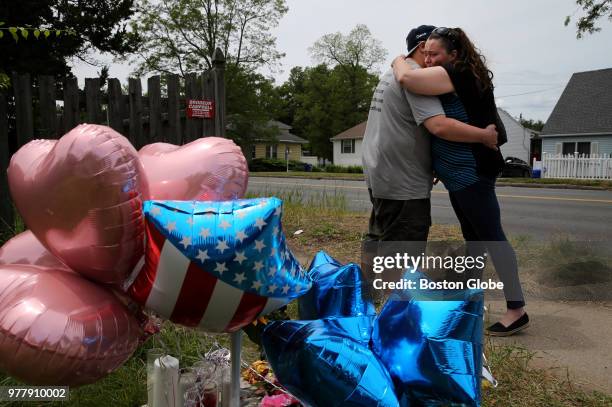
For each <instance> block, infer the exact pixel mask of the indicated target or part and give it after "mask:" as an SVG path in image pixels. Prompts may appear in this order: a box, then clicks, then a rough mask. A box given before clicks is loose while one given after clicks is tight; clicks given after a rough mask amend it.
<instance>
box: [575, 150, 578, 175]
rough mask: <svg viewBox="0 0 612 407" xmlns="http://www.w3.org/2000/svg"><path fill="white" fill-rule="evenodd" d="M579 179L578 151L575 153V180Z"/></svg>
mask: <svg viewBox="0 0 612 407" xmlns="http://www.w3.org/2000/svg"><path fill="white" fill-rule="evenodd" d="M576 178H578V151H574V179H576Z"/></svg>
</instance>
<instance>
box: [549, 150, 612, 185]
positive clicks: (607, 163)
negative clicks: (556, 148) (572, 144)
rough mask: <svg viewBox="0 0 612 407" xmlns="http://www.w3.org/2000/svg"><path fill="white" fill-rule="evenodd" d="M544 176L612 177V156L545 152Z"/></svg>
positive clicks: (575, 177)
mask: <svg viewBox="0 0 612 407" xmlns="http://www.w3.org/2000/svg"><path fill="white" fill-rule="evenodd" d="M542 178H574V179H612V158H610V157H608V156H603V155H598V154H591V155H588V154H587V155H585V154H578V153H576V154H568V155H561V154H547V153H544V154H543V155H542Z"/></svg>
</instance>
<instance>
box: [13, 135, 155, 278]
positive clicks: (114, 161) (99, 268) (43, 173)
mask: <svg viewBox="0 0 612 407" xmlns="http://www.w3.org/2000/svg"><path fill="white" fill-rule="evenodd" d="M8 178H9V185H10V190H11V195H12V196H13V201H14V202H15V205H16V206H17V209H18V210H19V213H20V214H21V216H22V217H23V219H24V221H25V223H26V224H27V226H28V227H29V229H30V230H32V232H33V233H34V235H36V237H37V238H38V240H39V241H40V242H41V243H42V244H43V245H44V246H45V247H46V248H47V249H49V251H50V252H51V253H53V254H54V255H55V256H57V257H59V258H60V259H61V260H62V261H63V262H64V263H65V264H66V265H67V266H69V267H70V268H71V269H73V270H75V271H77V272H78V273H81V274H82V275H84V276H86V277H88V278H91V279H93V280H96V281H98V282H101V283H109V284H121V283H122V282H123V281H124V280H125V278H126V277H127V275H128V273H129V272H130V271H131V270H132V268H133V267H134V265H135V264H136V263H137V262H138V259H139V258H140V257H141V256H142V254H143V239H144V223H143V214H142V201H143V196H148V195H149V192H148V183H147V180H146V176H145V174H144V169H143V167H142V164H141V163H140V160H139V158H138V153H137V152H136V150H135V149H134V148H133V147H132V145H131V144H130V142H129V141H128V140H127V139H126V138H125V137H123V136H121V135H120V134H119V133H117V132H116V131H114V130H112V129H111V128H109V127H106V126H99V125H89V124H83V125H79V126H77V127H76V128H74V129H73V130H71V131H70V132H69V133H67V134H66V135H64V136H63V137H62V138H61V139H60V140H58V141H57V142H53V141H41V140H36V141H32V142H30V143H28V144H26V145H25V146H23V147H22V148H21V149H19V151H17V153H15V154H14V155H13V157H12V159H11V162H10V165H9V168H8Z"/></svg>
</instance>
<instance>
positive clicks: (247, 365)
mask: <svg viewBox="0 0 612 407" xmlns="http://www.w3.org/2000/svg"><path fill="white" fill-rule="evenodd" d="M213 348H216V349H215V351H217V350H220V351H224V352H225V351H227V352H229V350H228V349H227V348H224V347H223V346H221V345H220V344H219V342H217V341H214V342H213V344H212V346H211V348H210V350H209V351H208V352H207V353H206V355H208V354H211V353H212V351H213ZM240 364H241V365H242V367H245V368H247V369H249V370H250V371H251V372H253V373H255V375H256V376H257V377H259V378H261V379H262V380H263V381H264V382H266V383H268V384H269V385H271V386H272V387H274V388H275V389H276V390H278V391H280V392H282V393H285V394H287V395H289V396H291V397H293V395H292V394H291V393H289V392H288V391H287V390H285V389H283V388H282V387H278V386H277V385H276V384H274V383H272V382H271V381H270V380H268V379H267V378H266V377H265V376H262V375H261V374H260V373H259V372H258V371H257V370H255V369H253V368H252V367H251V366H250V365H249V364H248V363H247V362H246V361H245V360H244V359H242V358H240Z"/></svg>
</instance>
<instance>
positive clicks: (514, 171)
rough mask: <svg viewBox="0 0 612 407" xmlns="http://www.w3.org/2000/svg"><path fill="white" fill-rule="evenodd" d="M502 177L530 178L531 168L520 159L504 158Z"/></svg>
mask: <svg viewBox="0 0 612 407" xmlns="http://www.w3.org/2000/svg"><path fill="white" fill-rule="evenodd" d="M502 177H506V178H510V177H522V178H531V167H530V166H529V164H527V163H526V162H525V161H523V160H521V159H520V158H516V157H506V165H505V166H504V169H503V171H502Z"/></svg>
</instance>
